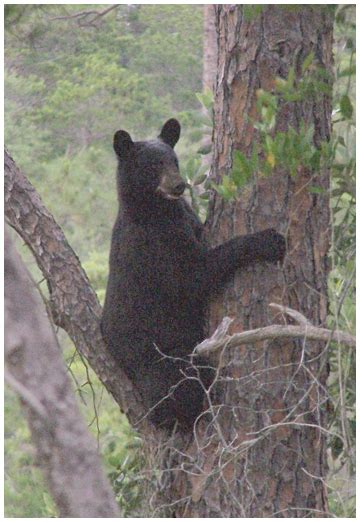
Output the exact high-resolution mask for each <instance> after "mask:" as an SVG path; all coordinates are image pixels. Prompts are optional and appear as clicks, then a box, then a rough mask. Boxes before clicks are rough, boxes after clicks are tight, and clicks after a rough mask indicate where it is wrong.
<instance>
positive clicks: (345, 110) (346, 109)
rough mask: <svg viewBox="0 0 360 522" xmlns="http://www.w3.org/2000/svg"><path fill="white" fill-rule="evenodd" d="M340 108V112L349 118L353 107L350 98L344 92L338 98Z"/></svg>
mask: <svg viewBox="0 0 360 522" xmlns="http://www.w3.org/2000/svg"><path fill="white" fill-rule="evenodd" d="M340 110H341V114H342V115H343V116H344V118H346V119H350V118H351V116H352V114H353V112H354V107H353V106H352V103H351V101H350V98H349V96H348V95H347V94H344V96H342V98H341V100H340Z"/></svg>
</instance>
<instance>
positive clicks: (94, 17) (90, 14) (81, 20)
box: [50, 4, 120, 27]
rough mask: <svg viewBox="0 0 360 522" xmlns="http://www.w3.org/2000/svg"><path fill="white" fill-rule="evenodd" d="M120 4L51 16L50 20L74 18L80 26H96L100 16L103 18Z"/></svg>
mask: <svg viewBox="0 0 360 522" xmlns="http://www.w3.org/2000/svg"><path fill="white" fill-rule="evenodd" d="M119 5H120V4H114V5H111V6H110V7H107V8H106V9H104V10H103V11H96V10H90V11H79V12H78V13H74V14H68V15H64V16H55V17H53V18H50V21H51V22H52V21H56V20H72V19H75V20H76V21H77V23H78V25H79V26H80V27H85V26H92V27H96V23H95V22H97V21H98V20H100V18H103V17H104V16H105V15H107V14H108V13H110V12H111V11H113V10H114V9H117V8H118V7H119Z"/></svg>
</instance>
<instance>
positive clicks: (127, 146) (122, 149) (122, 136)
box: [113, 130, 134, 158]
mask: <svg viewBox="0 0 360 522" xmlns="http://www.w3.org/2000/svg"><path fill="white" fill-rule="evenodd" d="M113 145H114V151H115V152H116V155H117V156H119V157H120V158H121V157H124V156H126V155H127V154H128V153H129V152H130V150H131V149H132V148H133V145H134V142H133V140H132V139H131V136H130V134H129V133H128V132H126V131H124V130H118V131H116V132H115V134H114V141H113Z"/></svg>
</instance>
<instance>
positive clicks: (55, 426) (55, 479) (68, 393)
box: [5, 235, 119, 518]
mask: <svg viewBox="0 0 360 522" xmlns="http://www.w3.org/2000/svg"><path fill="white" fill-rule="evenodd" d="M31 286H32V282H31V280H30V277H29V274H28V273H27V271H26V269H25V266H24V265H23V263H22V261H21V259H20V257H19V256H18V255H17V253H16V252H15V249H14V247H13V246H12V244H11V242H10V239H9V237H8V235H6V236H5V324H6V336H5V368H6V372H5V377H6V380H7V382H8V383H9V384H10V386H12V388H13V389H14V391H16V392H17V394H18V395H19V397H20V399H21V402H22V405H23V407H24V410H25V413H26V415H27V418H28V421H29V426H30V430H31V434H32V438H33V441H34V444H35V447H36V449H37V456H38V459H39V463H40V465H41V467H42V469H43V471H44V474H45V477H46V479H47V484H48V486H49V489H50V491H51V493H52V495H53V497H54V500H55V502H56V505H57V507H58V510H59V515H60V516H61V517H79V518H86V517H100V518H101V517H106V518H109V517H118V516H119V510H118V506H117V505H116V502H115V499H114V495H113V492H112V489H111V487H110V484H109V483H108V481H107V480H106V478H105V474H104V472H103V470H102V469H101V467H102V466H101V461H100V458H99V455H98V452H97V449H96V445H95V440H93V438H92V437H91V436H90V434H89V432H88V429H87V426H86V424H85V422H84V420H83V419H82V418H81V415H80V411H79V409H78V406H77V404H76V400H75V396H74V392H73V390H72V389H71V385H70V381H69V379H68V376H67V374H66V370H65V365H64V361H63V360H62V357H61V352H60V351H59V346H58V344H57V342H56V339H55V333H54V332H53V331H52V329H51V327H50V323H49V321H48V320H47V318H46V316H45V315H44V310H42V309H41V306H40V303H39V295H38V294H35V289H34V288H31Z"/></svg>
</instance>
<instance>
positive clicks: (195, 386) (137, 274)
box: [101, 119, 285, 430]
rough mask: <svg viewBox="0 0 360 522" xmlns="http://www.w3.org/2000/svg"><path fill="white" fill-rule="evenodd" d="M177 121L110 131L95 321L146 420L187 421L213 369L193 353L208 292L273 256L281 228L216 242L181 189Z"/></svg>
mask: <svg viewBox="0 0 360 522" xmlns="http://www.w3.org/2000/svg"><path fill="white" fill-rule="evenodd" d="M179 136H180V124H179V123H178V121H177V120H175V119H171V120H169V121H167V122H166V123H165V125H164V126H163V128H162V130H161V133H160V136H159V137H158V138H157V139H155V140H151V141H138V142H134V141H133V140H132V139H131V137H130V135H129V134H128V133H127V132H126V131H123V130H119V131H117V132H116V134H115V136H114V150H115V153H116V156H117V159H118V170H117V187H118V197H119V212H118V216H117V219H116V222H115V225H114V229H113V234H112V242H111V252H110V274H109V280H108V284H107V291H106V298H105V304H104V312H103V316H102V322H101V329H102V334H103V337H104V341H105V343H106V345H107V347H108V349H109V350H110V352H111V353H112V355H113V356H114V357H115V359H116V361H117V362H118V364H119V365H121V367H122V368H123V369H124V371H125V372H126V374H127V375H128V377H129V378H130V379H131V381H132V382H133V384H134V385H135V386H136V387H137V388H138V390H139V391H140V393H141V396H142V399H143V402H144V404H145V406H146V407H147V408H148V410H149V418H150V420H151V421H152V422H153V423H154V424H155V425H157V426H159V427H163V428H167V429H169V428H171V427H173V426H174V423H175V421H177V422H178V425H179V427H180V428H181V429H183V430H186V429H191V427H192V426H193V423H194V421H195V420H196V418H197V417H198V416H199V414H200V413H201V412H202V411H203V408H204V404H203V403H204V397H205V392H204V387H205V388H207V387H208V386H209V385H210V384H211V382H212V378H213V371H212V369H211V368H210V367H209V365H208V363H207V361H206V360H199V359H197V360H196V365H197V366H196V368H194V365H192V364H190V358H189V355H190V354H191V352H192V351H193V349H194V347H195V346H196V345H197V344H198V343H200V342H201V341H202V340H203V339H204V336H205V332H204V327H205V314H206V309H207V306H208V304H209V300H210V299H211V296H212V295H214V293H215V292H218V291H219V290H220V289H221V288H222V287H223V286H224V284H225V283H226V282H227V281H228V280H229V279H230V278H231V276H232V275H233V274H234V272H235V271H236V270H237V269H241V268H243V267H245V266H247V265H249V264H252V263H255V262H256V261H271V262H276V261H278V260H282V258H283V256H284V253H285V241H284V238H283V237H282V236H281V235H280V234H278V233H277V232H275V231H274V230H273V229H268V230H264V231H262V232H258V233H255V234H250V235H246V236H242V237H235V238H234V239H231V240H230V241H228V242H226V243H224V244H223V245H220V246H217V247H216V248H209V246H208V245H207V244H206V242H205V240H204V238H203V225H202V224H201V222H200V221H199V220H198V218H197V217H196V215H195V214H194V213H193V211H192V210H191V208H190V207H189V206H188V204H187V203H186V201H185V200H184V199H183V198H182V197H181V195H182V194H183V192H184V189H185V188H186V184H185V183H184V181H183V179H182V178H181V176H180V174H179V165H178V160H177V157H176V154H175V152H174V150H173V148H174V146H175V144H176V143H177V141H178V139H179Z"/></svg>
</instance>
